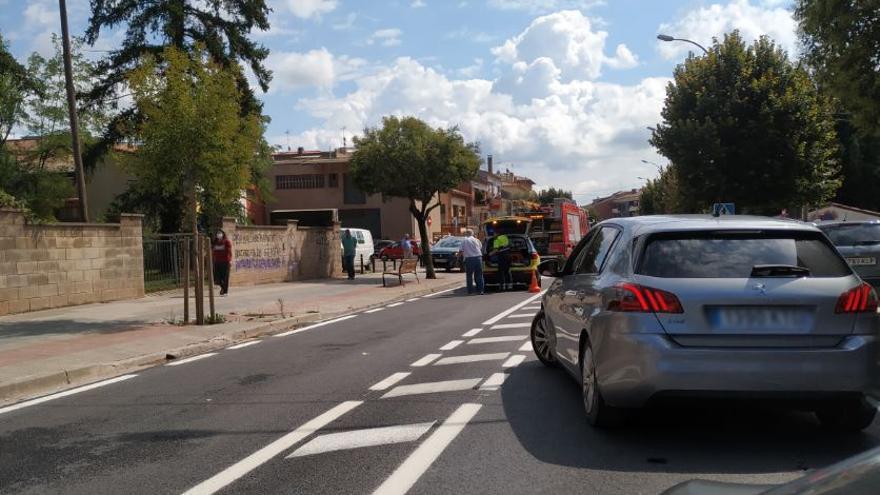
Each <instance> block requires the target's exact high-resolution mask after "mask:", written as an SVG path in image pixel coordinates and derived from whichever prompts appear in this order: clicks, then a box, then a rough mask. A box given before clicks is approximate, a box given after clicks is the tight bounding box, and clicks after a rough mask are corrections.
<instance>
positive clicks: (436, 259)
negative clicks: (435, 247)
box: [434, 256, 446, 265]
mask: <svg viewBox="0 0 880 495" xmlns="http://www.w3.org/2000/svg"><path fill="white" fill-rule="evenodd" d="M434 263H436V264H438V265H445V264H446V258H441V257H439V256H435V257H434Z"/></svg>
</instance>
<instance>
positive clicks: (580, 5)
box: [489, 0, 605, 14]
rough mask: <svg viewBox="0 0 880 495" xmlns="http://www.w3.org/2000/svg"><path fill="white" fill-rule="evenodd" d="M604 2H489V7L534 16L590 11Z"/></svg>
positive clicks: (574, 0)
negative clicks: (572, 10) (565, 11)
mask: <svg viewBox="0 0 880 495" xmlns="http://www.w3.org/2000/svg"><path fill="white" fill-rule="evenodd" d="M604 3H605V2H604V1H603V0H489V6H490V7H493V8H496V9H501V10H525V11H527V12H531V13H533V14H540V13H545V12H553V11H557V10H563V9H583V10H586V9H589V8H591V7H595V6H597V5H602V4H604Z"/></svg>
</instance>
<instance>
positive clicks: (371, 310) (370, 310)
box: [364, 308, 385, 313]
mask: <svg viewBox="0 0 880 495" xmlns="http://www.w3.org/2000/svg"><path fill="white" fill-rule="evenodd" d="M379 311H385V308H375V309H369V310H367V311H364V313H378V312H379Z"/></svg>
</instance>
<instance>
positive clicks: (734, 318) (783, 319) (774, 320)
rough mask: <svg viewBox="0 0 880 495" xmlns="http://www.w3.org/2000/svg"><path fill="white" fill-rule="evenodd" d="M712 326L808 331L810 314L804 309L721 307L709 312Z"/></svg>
mask: <svg viewBox="0 0 880 495" xmlns="http://www.w3.org/2000/svg"><path fill="white" fill-rule="evenodd" d="M711 314H712V316H713V317H712V320H713V323H714V326H715V327H716V328H719V329H723V330H733V331H749V330H752V331H762V330H777V331H778V330H787V331H792V330H808V329H809V328H810V327H811V326H812V324H811V319H812V313H811V311H810V310H809V309H805V308H784V307H782V308H780V307H777V308H772V307H771V308H765V307H740V308H736V307H726V308H724V307H722V308H715V309H714V311H712V312H711Z"/></svg>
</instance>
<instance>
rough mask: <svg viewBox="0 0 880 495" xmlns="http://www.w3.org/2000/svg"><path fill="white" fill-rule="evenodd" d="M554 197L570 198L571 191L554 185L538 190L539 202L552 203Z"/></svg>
mask: <svg viewBox="0 0 880 495" xmlns="http://www.w3.org/2000/svg"><path fill="white" fill-rule="evenodd" d="M556 198H568V199H572V196H571V191H566V190H564V189H561V188H560V189H556V188H555V187H551V188H550V189H541V190H540V191H538V202H539V203H541V204H547V203H552V202H553V200H554V199H556Z"/></svg>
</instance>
